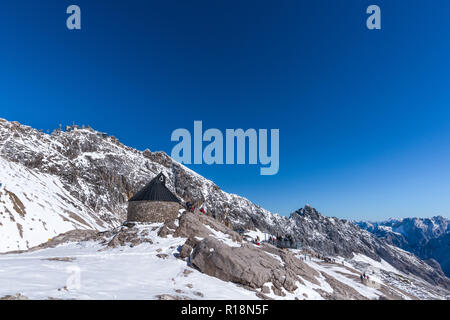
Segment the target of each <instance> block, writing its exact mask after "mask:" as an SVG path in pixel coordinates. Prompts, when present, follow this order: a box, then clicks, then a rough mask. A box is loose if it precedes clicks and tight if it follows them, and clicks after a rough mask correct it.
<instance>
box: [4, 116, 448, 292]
mask: <svg viewBox="0 0 450 320" xmlns="http://www.w3.org/2000/svg"><path fill="white" fill-rule="evenodd" d="M160 172H162V173H163V174H164V175H165V176H166V177H167V182H166V186H167V187H168V188H169V189H170V190H171V191H172V192H174V193H176V194H177V195H178V197H179V198H180V199H183V200H184V201H191V202H193V203H199V204H203V206H204V207H205V208H206V211H207V212H208V214H209V215H211V217H214V219H213V220H211V221H212V222H211V221H209V222H205V221H200V222H198V223H187V222H186V221H185V220H186V219H187V218H186V219H185V218H183V217H186V216H188V215H186V214H183V215H182V216H181V217H180V218H179V220H177V221H173V222H172V223H173V224H172V225H170V226H163V225H154V226H152V227H151V228H150V229H149V228H148V227H146V226H136V227H135V228H131V231H129V232H128V231H124V228H126V227H124V226H122V223H123V222H124V220H125V218H126V205H127V200H128V199H129V198H130V197H131V196H132V195H133V194H135V193H136V192H137V191H138V190H139V189H141V188H142V187H143V186H144V185H145V184H146V183H148V182H149V181H150V180H151V179H152V178H154V177H155V176H156V175H157V174H159V173H160ZM0 184H1V187H0V252H9V254H8V255H4V256H2V257H1V258H0V260H2V259H6V260H5V261H2V263H3V262H5V263H7V262H8V263H10V262H11V261H12V259H11V258H10V257H28V258H29V259H28V258H27V259H26V261H28V262H29V263H28V262H27V266H25V265H16V264H14V265H10V266H9V267H8V270H17V279H19V278H20V277H19V275H23V274H24V272H27V270H28V271H29V272H32V271H31V269H33V270H43V272H47V271H46V270H47V269H46V268H47V267H48V264H47V262H45V261H47V260H45V261H44V262H42V259H41V257H42V256H45V255H50V256H52V257H50V258H57V260H52V261H59V260H58V259H59V258H61V257H54V256H53V255H56V254H60V253H61V255H64V257H63V258H64V259H63V261H66V262H70V261H71V258H73V256H79V257H85V258H83V259H81V258H80V259H75V260H76V261H77V262H78V263H81V262H80V261H85V260H84V259H87V260H89V259H90V257H94V256H95V258H96V259H97V258H98V259H104V260H105V261H107V260H108V257H112V256H110V255H109V254H106V253H105V250H106V249H108V250H109V249H110V247H109V246H106V247H105V246H104V245H102V244H101V243H108V242H110V241H112V240H113V239H116V240H117V237H119V238H121V237H123V239H126V240H127V241H122V242H123V243H124V245H123V246H124V248H122V249H120V250H119V251H114V255H113V256H114V257H115V258H114V259H116V258H117V259H122V260H123V261H128V262H127V264H126V267H127V268H130V272H131V273H133V274H134V273H135V272H139V270H135V269H134V268H135V267H134V266H133V267H132V265H133V263H135V262H132V261H131V260H128V259H129V258H128V257H129V255H135V254H136V255H145V254H146V253H145V252H147V251H142V250H144V249H142V246H148V248H147V249H148V250H149V251H148V252H153V251H154V250H160V251H158V252H166V253H165V254H166V255H168V256H169V257H170V259H169V260H170V261H172V260H171V259H172V256H174V255H177V254H181V253H174V252H178V248H181V247H183V246H184V244H186V243H185V242H189V241H190V242H189V244H187V245H186V246H187V247H191V249H192V253H191V254H190V255H188V256H187V257H186V259H187V260H186V261H184V262H181V263H182V265H184V266H193V267H195V268H194V269H195V270H197V271H200V274H197V273H196V277H197V278H198V281H200V282H202V281H203V280H205V279H209V278H205V277H207V276H210V277H214V278H219V279H221V280H222V281H225V282H226V283H228V282H229V281H231V282H233V283H240V284H241V285H244V287H248V286H249V285H250V287H251V288H252V289H254V290H262V289H263V288H262V287H264V285H265V284H264V285H263V286H260V284H261V282H260V281H257V282H250V283H248V281H249V280H248V279H245V278H235V277H231V276H230V274H233V273H234V272H233V271H231V272H230V273H229V274H219V273H218V271H217V270H225V269H221V268H218V267H219V266H218V264H220V263H221V262H223V261H224V259H225V257H226V258H227V259H230V264H227V265H228V266H229V265H233V266H239V265H240V263H241V262H239V261H248V259H247V258H248V257H253V259H254V260H255V261H261V263H263V264H266V265H267V266H271V267H270V268H269V269H268V270H271V271H270V273H267V272H266V271H261V270H260V269H259V267H258V266H257V265H255V267H254V269H255V274H254V277H256V278H255V279H257V278H260V277H261V279H266V280H267V279H269V280H270V281H268V282H273V281H275V282H276V283H277V282H278V281H280V278H279V277H285V278H284V279H291V280H292V279H293V280H292V281H290V282H289V283H279V284H276V283H275V284H274V285H275V287H274V288H275V289H271V290H267V288H265V291H269V292H271V294H273V295H274V296H273V297H280V296H283V295H282V294H285V296H287V297H290V298H294V297H297V298H298V295H295V294H294V293H295V292H296V290H297V289H295V290H294V288H295V287H297V288H303V289H304V290H307V289H308V290H309V291H308V292H309V293H310V295H309V297H311V295H312V296H314V297H317V298H318V297H322V298H330V299H332V298H340V299H343V298H355V299H357V298H361V297H365V298H376V297H391V298H392V297H397V298H419V299H435V298H446V297H448V295H449V293H448V290H450V280H449V279H448V278H447V277H445V275H444V274H443V273H442V272H441V271H440V270H439V269H437V268H435V267H432V266H430V265H429V264H427V263H425V262H424V261H422V260H420V259H419V258H417V257H416V256H414V255H413V254H411V253H408V252H406V251H403V250H401V249H399V248H397V247H395V246H393V245H391V244H390V243H388V242H386V241H384V240H382V239H379V238H378V237H376V236H374V235H373V234H371V233H370V232H368V231H365V230H362V229H360V228H359V227H358V226H356V225H355V224H353V223H351V222H349V221H346V220H340V219H337V218H331V217H325V216H323V215H321V214H320V213H319V212H317V211H316V210H315V209H314V208H312V207H310V206H305V207H304V208H302V209H299V210H297V211H296V212H293V213H292V214H291V215H290V216H289V217H285V216H279V215H276V214H272V213H270V212H269V211H267V210H265V209H263V208H261V207H260V206H258V205H256V204H253V203H252V202H251V201H249V200H248V199H245V198H243V197H240V196H238V195H234V194H229V193H226V192H224V191H223V190H221V189H220V188H219V187H218V186H217V185H216V184H214V183H213V182H212V181H210V180H208V179H205V178H204V177H202V176H200V175H198V174H197V173H195V172H193V171H192V170H190V169H188V168H187V167H185V166H183V165H181V164H179V163H177V162H176V161H174V160H173V159H171V158H170V157H169V156H168V155H167V154H165V153H164V152H151V151H150V150H145V151H139V150H136V149H133V148H130V147H127V146H125V145H123V144H122V143H120V142H119V141H118V140H117V139H116V138H115V137H114V136H110V135H107V134H105V133H101V132H98V131H95V130H94V129H92V128H90V127H78V126H70V127H66V128H65V130H64V131H63V130H61V129H57V130H55V131H54V132H53V133H51V134H46V133H43V132H41V131H39V130H36V129H33V128H31V127H29V126H25V125H22V124H20V123H18V122H9V121H6V120H2V119H0ZM225 216H226V217H227V218H228V219H229V220H230V222H231V225H228V227H231V229H223V227H222V226H220V227H218V226H217V224H215V222H214V221H224V220H225V219H224V218H225ZM184 222H185V223H184ZM202 224H203V225H207V226H206V227H205V228H206V229H207V230H209V231H208V232H209V233H208V232H206V231H205V230H204V229H201V228H200V227H198V226H200V225H202ZM186 225H187V226H188V227H186ZM183 226H184V229H183V228H182V229H183V230H184V232H181V231H178V232H177V233H175V234H174V237H175V238H176V239H175V238H174V239H175V240H173V241H172V240H171V241H166V240H164V235H165V234H167V233H168V231H167V230H176V229H179V228H180V227H183ZM199 228H200V229H199ZM211 228H212V229H211ZM214 228H216V229H214ZM213 229H214V230H215V231H212V230H213ZM125 230H127V229H125ZM186 230H191V231H189V232H188V231H186ZM201 230H203V231H201ZM74 232H75V234H77V236H76V237H75V238H74V237H73V235H74ZM127 232H128V233H127ZM196 232H197V233H196ZM235 233H237V234H240V235H243V234H250V235H253V236H255V235H256V234H258V235H260V236H261V238H263V237H266V235H267V234H270V235H287V234H290V235H292V236H293V237H294V238H295V240H296V241H297V242H300V243H302V252H303V253H305V254H308V255H309V257H312V260H311V262H308V266H309V268H313V269H314V270H315V271H311V273H312V274H315V276H313V278H308V279H309V280H306V279H304V278H303V279H304V280H305V281H303V282H302V283H303V286H304V287H302V284H295V283H296V282H295V279H297V278H298V277H302V274H303V271H304V270H306V269H307V270H309V269H308V266H305V265H303V264H299V262H298V261H297V260H298V259H299V257H300V258H301V257H302V256H301V255H300V256H298V254H299V252H297V253H296V252H295V251H292V252H293V254H294V255H295V254H297V256H296V258H295V259H294V260H292V259H293V258H292V256H285V255H283V252H284V251H277V249H276V248H274V247H273V246H268V247H267V248H266V247H264V249H261V250H263V251H264V252H265V253H261V254H260V253H259V252H258V254H255V253H254V252H253V251H252V250H250V251H249V250H247V249H248V248H253V247H251V246H252V243H251V242H248V241H247V240H245V238H243V239H241V240H240V241H237V242H236V241H234V242H230V241H228V240H227V241H225V243H226V244H227V246H228V245H230V246H228V247H230V248H231V249H229V248H228V247H224V246H222V244H221V243H219V244H218V243H217V241H216V240H223V239H224V237H225V236H224V235H223V234H228V236H226V237H225V238H227V237H231V236H230V234H233V235H234V234H235ZM143 234H145V236H143ZM66 235H67V236H66ZM210 237H213V238H214V239H212V240H211V239H210V240H208V239H209V238H210ZM143 238H144V239H143ZM198 238H201V239H203V240H204V241H205V242H198ZM61 239H65V240H64V241H61ZM121 239H122V238H121ZM116 240H115V241H116ZM188 240H189V241H188ZM203 240H202V241H203ZM55 241H56V243H58V244H57V245H55V246H53V245H52V244H54V243H55ZM58 241H59V242H58ZM99 241H101V243H100V244H99ZM117 241H118V240H117ZM150 242H151V243H150ZM222 242H223V241H222ZM163 244H164V245H163ZM166 245H167V246H166ZM135 246H138V248H135ZM238 246H239V247H242V250H238V249H233V248H235V247H238ZM249 246H250V247H249ZM93 248H95V250H94V249H93ZM185 248H186V247H185ZM246 248H247V249H246ZM210 249H213V251H214V250H216V252H218V253H219V252H220V253H221V257H222V258H220V259H219V258H218V259H217V260H215V261H216V262H215V264H213V265H210V264H208V263H206V262H207V261H206V260H204V259H202V257H204V255H205V254H206V252H207V250H210ZM258 249H259V247H258ZM35 250H39V252H38V253H36V251H35ZM93 250H94V251H95V252H98V253H95V254H94V253H93V252H94V251H93ZM111 250H112V249H111ZM205 250H206V251H205ZM230 250H231V251H230ZM12 252H16V253H12ZM211 252H212V251H211ZM169 253H170V254H169ZM110 254H113V252H110ZM116 255H117V256H116ZM267 255H269V256H270V255H273V258H274V259H275V260H276V261H281V262H282V268H281V267H280V266H279V265H277V263H275V262H274V261H273V260H271V259H268V258H267ZM241 256H242V257H244V258H242V259H241V258H239V257H241ZM324 256H328V257H333V259H334V260H333V261H335V262H336V261H338V262H339V263H338V264H337V265H333V266H329V265H326V266H324V265H322V262H323V261H322V258H323V257H324ZM4 257H8V258H4ZM175 258H176V257H175ZM143 259H144V257H143ZM145 259H146V258H145ZM149 259H150V258H149ZM152 259H153V258H152ZM158 259H159V258H158ZM280 259H281V260H280ZM314 259H315V260H314ZM18 260H20V258H18ZM87 260H86V263H88V262H87ZM179 260H180V259H177V260H173V261H172V262H173V265H174V266H175V265H178V266H180V264H179V263H180V261H179ZM193 260H196V261H197V265H195V264H193V263H192V261H193ZM31 261H35V262H34V263H31ZM157 261H160V260H157ZM255 261H250V262H252V263H254V264H255V263H256V262H255ZM116 262H117V263H119V262H118V261H116ZM11 263H12V262H11ZM105 263H106V262H105ZM149 263H156V264H155V265H157V262H155V261H153V260H151V262H149ZM341 263H342V264H341ZM92 264H93V265H95V266H96V264H95V261H92ZM256 264H257V263H256ZM93 265H91V264H90V263H89V264H88V265H86V267H89V268H92V267H94V266H93ZM108 265H109V264H108ZM16 267H17V268H16ZM15 268H16V269H15ZM29 268H31V269H29ZM111 268H113V269H114V268H116V267H115V265H111ZM168 268H169V267H168ZM236 268H237V267H236ZM283 268H284V270H285V271H283V272H284V275H283V273H280V272H281V271H280V269H283ZM348 268H351V271H349V269H348ZM133 270H134V271H133ZM174 270H175V269H174ZM176 270H179V269H176ZM258 270H259V271H258ZM235 271H236V270H235ZM238 271H239V270H238ZM238 271H236V272H238ZM241 271H242V270H241ZM366 271H367V272H369V271H370V272H371V274H373V275H374V276H375V277H376V278H377V279H378V280H379V281H380V282H381V283H383V285H384V286H388V287H389V290H395V292H391V291H389V290H388V289H386V290H387V291H386V290H382V291H383V292H382V291H380V290H375V291H373V292H372V291H371V293H370V294H369V293H367V290H368V289H367V287H366V286H363V287H361V284H360V283H359V274H360V273H363V272H366ZM152 272H153V271H152ZM174 272H175V271H174ZM349 272H350V274H349V275H348V277H350V280H351V281H350V280H349V278H348V277H347V276H345V277H342V273H344V274H345V273H349ZM133 274H130V275H129V276H130V277H134V275H133ZM158 274H159V275H160V276H163V275H162V274H161V273H159V272H158ZM168 274H170V273H168ZM243 274H245V272H244V273H243ZM136 276H139V275H136ZM140 276H142V275H140ZM147 276H148V277H150V276H149V275H147ZM303 276H304V277H306V275H304V274H303ZM99 277H101V276H99ZM307 277H310V275H308V276H307ZM201 279H203V280H201ZM252 279H253V278H252ZM1 281H2V279H1V278H0V283H1ZM5 281H6V280H5ZM18 281H19V280H18ZM98 281H100V280H98ZM155 281H156V280H155ZM167 281H170V279H168V280H167ZM205 281H206V280H205ZM210 281H213V282H214V281H216V280H210ZM252 281H253V280H252ZM261 281H262V280H261ZM349 281H350V282H349ZM207 282H208V281H207ZM308 283H316V284H315V285H312V284H311V285H310V286H309V287H308ZM331 284H333V285H331ZM345 284H346V285H347V286H346V285H345ZM349 284H351V287H352V289H349V288H348V285H349ZM252 286H253V287H252ZM258 286H260V287H258ZM315 286H317V287H315ZM0 287H2V286H1V285H0ZM18 287H20V285H18ZM162 287H164V286H162ZM306 287H308V288H306ZM311 288H315V289H311ZM330 288H334V289H333V290H334V291H333V290H331V289H330ZM344 288H346V289H344ZM232 290H235V287H233V289H232ZM274 290H275V291H274ZM298 290H300V289H298ZM311 290H313V291H314V292H311ZM330 290H331V291H330ZM352 290H356V291H357V293H355V292H353V291H352ZM238 291H239V292H241V291H240V290H238ZM300 291H301V290H300ZM300 291H299V292H300ZM292 292H294V293H292ZM331 292H333V294H332V293H331ZM338 292H339V294H338ZM389 292H391V293H389ZM9 293H11V294H15V293H14V292H9ZM9 293H8V294H9ZM20 293H26V292H20ZM241 293H242V292H241ZM260 293H261V292H260ZM300 293H301V296H302V297H303V298H304V296H303V293H305V294H306V292H305V291H301V292H300ZM0 294H2V292H1V291H0ZM124 294H125V293H124ZM242 294H244V293H242ZM245 294H246V293H245ZM245 294H244V295H239V297H241V298H242V297H244V296H245ZM31 295H32V294H31ZM269 296H270V294H269ZM91 297H92V296H91ZM139 297H140V296H139ZM209 297H216V296H215V295H214V294H213V293H211V295H210V296H209ZM193 298H195V297H193ZM197 298H198V296H197Z"/></svg>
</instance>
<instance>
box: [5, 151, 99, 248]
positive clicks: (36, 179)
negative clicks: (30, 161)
mask: <svg viewBox="0 0 450 320" xmlns="http://www.w3.org/2000/svg"><path fill="white" fill-rule="evenodd" d="M0 183H2V188H1V189H0V226H1V230H2V231H1V232H0V252H5V251H12V250H23V249H27V248H30V247H32V246H35V245H38V244H40V243H43V242H46V241H48V239H50V238H53V237H54V236H56V235H58V234H60V233H63V232H66V231H69V230H73V229H76V228H77V229H97V230H105V227H104V225H103V224H102V222H101V221H100V220H98V218H95V217H94V215H95V214H94V213H93V212H92V211H89V210H88V209H87V208H86V207H85V206H84V205H83V204H82V203H81V202H80V201H78V200H77V199H75V198H74V197H73V196H72V195H70V193H69V192H68V191H67V190H66V189H64V186H63V184H62V182H61V181H60V180H59V178H58V177H56V176H52V175H48V174H43V173H38V172H34V171H31V170H29V169H27V168H25V167H24V166H23V165H21V164H17V163H12V162H9V161H7V160H5V159H3V158H2V157H0Z"/></svg>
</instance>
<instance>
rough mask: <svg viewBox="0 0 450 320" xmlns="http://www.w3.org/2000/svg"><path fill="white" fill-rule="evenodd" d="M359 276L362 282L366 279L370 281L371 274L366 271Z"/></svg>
mask: <svg viewBox="0 0 450 320" xmlns="http://www.w3.org/2000/svg"><path fill="white" fill-rule="evenodd" d="M359 278H360V279H361V282H364V281H368V280H369V275H367V274H366V273H365V272H364V273H363V274H362V275H360V276H359Z"/></svg>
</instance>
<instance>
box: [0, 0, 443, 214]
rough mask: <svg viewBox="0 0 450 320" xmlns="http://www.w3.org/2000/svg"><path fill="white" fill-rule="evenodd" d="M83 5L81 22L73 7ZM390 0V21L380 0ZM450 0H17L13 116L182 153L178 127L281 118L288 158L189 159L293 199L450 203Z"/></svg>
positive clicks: (277, 199)
mask: <svg viewBox="0 0 450 320" xmlns="http://www.w3.org/2000/svg"><path fill="white" fill-rule="evenodd" d="M71 4H77V5H79V6H80V7H81V10H82V30H81V31H75V32H74V31H68V30H67V29H66V26H65V20H66V17H67V15H66V13H65V11H66V8H67V6H68V5H71ZM371 4H377V5H379V6H380V7H381V10H382V30H378V31H369V30H367V28H366V27H365V20H366V18H367V15H366V14H365V9H366V8H367V6H369V5H371ZM449 9H450V3H449V2H448V1H446V0H434V1H425V0H414V1H380V0H374V1H364V0H348V1H325V0H318V1H292V0H289V1H287V0H286V1H285V0H277V1H274V0H271V1H267V0H265V1H253V0H246V1H223V0H217V1H210V0H202V1H200V0H194V1H182V0H176V1H175V0H171V1H150V0H149V1H144V0H129V1H101V0H96V1H85V0H71V1H64V0H53V1H45V0H42V1H32V0H29V1H22V0H18V1H14V2H13V1H10V2H8V3H4V4H3V3H2V6H1V8H0V27H1V28H0V39H1V41H2V45H1V48H2V50H0V70H1V72H0V117H3V118H6V119H8V120H17V121H19V122H21V123H24V124H27V125H31V126H33V127H35V128H39V129H44V130H47V129H50V130H51V129H54V128H56V127H57V126H58V124H59V123H62V124H63V125H65V124H71V123H72V122H75V123H77V124H89V125H91V126H92V127H94V128H96V129H98V130H101V131H106V132H108V133H110V134H113V135H115V136H116V137H118V138H119V139H120V140H121V141H122V142H123V143H125V144H127V145H130V146H133V147H135V148H138V149H141V150H144V149H145V148H150V149H151V150H163V151H166V152H167V153H169V154H170V151H171V149H172V147H173V146H174V143H173V142H171V141H170V135H171V133H172V131H173V130H175V129H176V128H187V129H190V130H192V128H193V122H194V120H202V121H203V126H204V128H205V129H207V128H219V129H221V130H223V131H225V129H227V128H243V129H247V128H256V129H259V128H267V129H271V128H279V129H280V171H279V173H278V174H277V175H275V176H260V175H259V166H249V165H243V166H237V165H234V166H207V165H191V166H190V167H191V168H192V169H193V170H195V171H197V172H199V173H200V174H202V175H204V176H206V177H207V178H209V179H211V180H213V181H215V182H216V183H217V184H218V185H219V186H221V187H222V188H223V189H224V190H225V191H228V192H232V193H236V194H240V195H243V196H246V197H247V198H249V199H250V200H252V201H253V202H255V203H257V204H260V205H261V206H263V207H265V208H267V209H269V210H271V211H273V212H277V213H280V214H289V213H290V212H292V211H294V210H296V209H298V208H299V207H302V206H304V205H305V204H306V203H308V204H310V205H312V206H314V207H316V208H317V209H319V211H321V212H322V213H324V214H325V215H330V216H337V217H340V218H349V219H370V220H377V219H384V218H387V217H405V216H432V215H437V214H441V215H444V216H446V217H450V196H449V195H450V183H449V181H450V170H449V169H450V150H449V142H450V111H449V110H450V104H449V102H450V90H449V89H450V81H449V79H448V75H449V74H450V62H449V58H448V56H449V49H450V41H449V38H448V34H450V22H449V21H448V12H449Z"/></svg>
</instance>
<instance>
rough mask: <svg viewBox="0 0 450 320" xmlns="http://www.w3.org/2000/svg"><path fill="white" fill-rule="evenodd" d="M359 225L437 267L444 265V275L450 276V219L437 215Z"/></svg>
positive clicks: (357, 223)
mask: <svg viewBox="0 0 450 320" xmlns="http://www.w3.org/2000/svg"><path fill="white" fill-rule="evenodd" d="M355 223H356V225H358V226H359V227H360V228H362V229H365V230H367V231H369V232H371V233H373V234H374V235H376V236H377V237H378V238H381V239H383V240H385V241H386V242H388V243H390V244H392V245H394V246H397V247H399V248H401V249H403V250H406V251H409V252H411V253H414V254H415V255H416V256H418V257H420V258H421V259H423V260H425V261H426V262H427V263H428V264H430V265H432V266H434V267H439V266H438V265H440V267H441V268H442V270H443V272H444V273H445V274H446V275H447V276H450V224H449V220H448V219H446V218H444V217H441V216H437V217H433V218H405V219H389V220H386V221H381V222H365V221H359V222H355ZM436 262H437V263H436Z"/></svg>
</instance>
